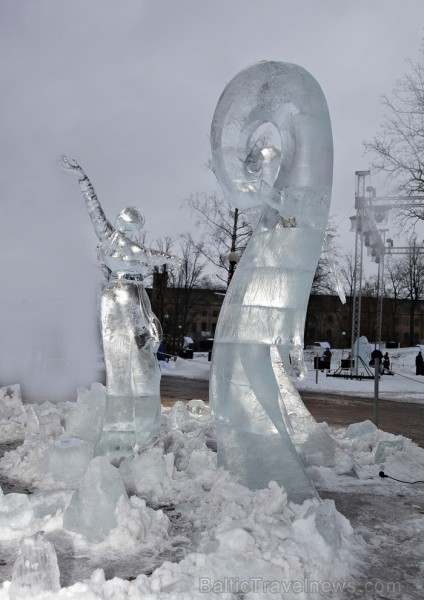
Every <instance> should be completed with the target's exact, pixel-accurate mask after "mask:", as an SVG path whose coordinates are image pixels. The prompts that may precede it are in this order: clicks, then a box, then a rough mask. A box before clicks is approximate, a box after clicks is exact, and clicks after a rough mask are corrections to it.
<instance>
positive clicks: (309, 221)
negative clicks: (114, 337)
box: [210, 61, 334, 501]
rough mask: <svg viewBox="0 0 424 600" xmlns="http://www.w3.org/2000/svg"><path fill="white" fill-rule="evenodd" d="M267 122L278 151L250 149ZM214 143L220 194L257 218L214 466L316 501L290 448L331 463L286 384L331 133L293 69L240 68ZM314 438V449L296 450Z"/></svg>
mask: <svg viewBox="0 0 424 600" xmlns="http://www.w3.org/2000/svg"><path fill="white" fill-rule="evenodd" d="M265 123H268V124H272V126H273V127H274V128H275V130H276V131H277V132H278V134H279V137H280V139H281V149H280V148H276V147H275V146H274V145H272V144H270V143H266V142H265V143H263V144H261V145H259V146H258V145H257V144H255V145H254V144H253V143H252V140H253V139H254V136H255V131H257V130H258V128H260V127H261V126H263V125H264V124H265ZM211 145H212V158H213V163H214V167H215V173H216V175H217V178H218V180H219V182H220V184H221V186H222V188H223V190H224V192H225V194H226V195H227V196H228V198H229V199H230V201H231V202H232V203H233V205H234V206H236V207H238V209H239V210H247V209H251V208H253V209H254V210H253V211H251V212H253V213H254V215H255V218H256V225H255V227H254V230H253V234H252V237H251V239H250V241H249V243H248V246H247V248H246V250H245V252H244V254H243V256H242V259H241V261H240V263H239V264H238V266H237V269H236V271H235V275H234V277H233V279H232V281H231V285H230V287H229V289H228V291H227V293H226V297H225V301H224V304H223V307H222V309H221V313H220V317H219V322H218V325H217V330H216V334H215V341H214V348H213V355H212V371H211V382H210V399H211V406H212V410H213V413H214V417H215V420H216V424H217V435H218V438H217V439H218V462H219V464H220V465H223V466H225V468H227V469H229V470H230V471H232V472H233V473H234V474H236V475H237V476H238V479H239V481H240V482H241V483H243V484H244V485H247V486H248V487H250V488H252V489H257V488H261V487H266V486H267V485H268V482H269V481H270V480H276V481H277V482H278V483H279V484H280V485H283V486H284V488H285V489H286V491H287V494H288V496H289V498H290V499H291V500H295V501H302V500H304V499H306V498H310V497H313V496H315V494H316V492H315V490H314V488H313V486H312V484H311V483H310V481H309V478H308V476H307V474H306V472H305V470H304V466H303V463H302V460H301V458H300V456H299V454H298V451H297V449H298V450H299V452H300V453H302V454H303V458H304V460H305V461H306V462H308V456H309V455H311V456H313V455H315V458H316V457H317V456H319V457H320V459H322V460H323V461H324V462H331V461H332V460H333V453H334V448H333V444H332V441H331V439H330V438H329V436H327V434H325V433H324V432H323V431H322V430H321V429H320V427H319V425H318V424H317V423H316V422H315V420H314V419H313V417H312V416H311V415H310V413H309V412H308V411H307V409H306V407H305V406H304V405H303V403H302V401H301V399H300V396H299V394H298V392H297V390H296V388H295V386H294V385H293V384H292V383H291V381H290V378H289V375H288V369H289V368H291V369H292V370H293V371H294V372H295V373H297V374H302V372H303V371H304V365H303V357H302V355H303V331H304V322H305V315H306V308H307V303H308V298H309V293H310V288H311V284H312V279H313V276H314V272H315V269H316V266H317V262H318V257H319V254H320V249H321V245H322V242H323V238H324V233H325V228H326V224H327V220H328V212H329V205H330V196H331V185H332V165H333V144H332V133H331V124H330V117H329V113H328V108H327V104H326V101H325V97H324V95H323V92H322V90H321V88H320V86H319V85H318V83H317V82H316V80H315V79H314V78H313V77H312V76H311V75H310V74H309V73H308V72H307V71H305V70H304V69H302V68H301V67H299V66H297V65H293V64H288V63H280V62H267V61H264V62H260V63H257V64H255V65H253V66H251V67H249V68H246V69H244V70H243V71H241V72H240V73H239V74H238V75H236V76H235V77H234V79H232V81H230V83H229V84H228V85H227V87H226V88H225V90H224V92H223V94H222V95H221V98H220V100H219V102H218V105H217V107H216V110H215V114H214V117H213V122H212V132H211ZM311 436H313V438H314V439H313V446H314V448H313V450H312V452H311V449H310V448H309V450H306V451H305V448H307V446H308V443H309V445H310V442H311ZM296 448H297V449H296ZM312 462H314V461H313V460H312Z"/></svg>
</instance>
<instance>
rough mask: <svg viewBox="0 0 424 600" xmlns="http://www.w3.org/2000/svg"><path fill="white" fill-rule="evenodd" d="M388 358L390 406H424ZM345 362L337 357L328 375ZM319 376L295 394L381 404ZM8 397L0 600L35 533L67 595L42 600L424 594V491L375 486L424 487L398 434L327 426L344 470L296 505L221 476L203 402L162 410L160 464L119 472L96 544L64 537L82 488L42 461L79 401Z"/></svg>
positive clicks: (2, 421)
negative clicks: (54, 561)
mask: <svg viewBox="0 0 424 600" xmlns="http://www.w3.org/2000/svg"><path fill="white" fill-rule="evenodd" d="M340 354H341V353H340ZM391 355H392V359H393V370H394V371H395V373H396V375H395V376H383V377H382V378H381V381H380V384H381V392H382V395H384V397H390V395H391V394H393V396H395V395H396V400H402V399H404V400H408V401H411V400H415V401H421V399H420V397H419V396H420V394H422V392H421V389H422V388H421V387H420V386H421V385H423V384H422V383H421V378H420V377H417V376H415V374H414V373H415V369H414V358H415V355H416V351H415V349H413V348H411V349H405V350H396V351H392V352H391ZM338 360H339V358H338V352H337V351H334V352H333V360H332V363H333V365H332V366H334V365H337V362H338ZM209 369H210V363H208V362H207V357H203V358H200V359H199V358H198V359H196V360H193V361H190V360H189V361H187V360H182V359H177V361H176V362H175V363H174V364H169V363H168V364H167V365H166V366H163V370H162V373H163V375H165V376H166V375H167V374H173V375H178V376H181V377H192V378H198V377H203V378H205V379H207V378H208V377H209ZM315 375H316V374H315V371H312V372H309V373H308V376H307V377H306V379H304V380H303V381H302V382H301V383H299V387H300V388H302V387H303V389H308V388H310V389H319V390H322V391H325V390H328V391H331V392H337V393H342V394H349V393H351V394H358V393H364V394H371V395H372V393H373V386H374V382H373V381H356V380H353V381H352V380H344V379H337V378H334V379H333V378H329V377H325V374H324V373H321V372H319V373H318V384H316V383H315ZM422 379H423V380H424V377H423V378H422ZM0 399H1V412H0V443H8V442H10V441H12V440H14V446H16V447H15V448H14V449H10V448H12V447H11V446H9V447H8V448H9V450H10V451H8V452H6V453H5V455H4V456H3V458H1V459H0V480H1V482H2V486H3V491H4V494H5V495H4V496H3V497H2V496H1V495H0V540H1V545H0V573H1V575H2V580H3V581H4V583H3V585H2V587H1V588H0V600H8V599H9V598H10V596H9V592H10V590H11V586H10V580H11V577H12V567H13V563H14V561H15V559H16V556H17V553H18V547H19V541H20V540H21V539H22V538H24V537H26V536H29V535H34V534H35V533H36V532H37V531H43V532H44V536H45V538H46V539H48V540H49V541H50V542H51V543H52V544H53V546H54V548H55V550H56V554H57V557H58V563H59V568H60V574H61V586H62V589H61V590H60V591H59V592H57V591H56V592H51V593H45V594H43V595H41V596H40V598H41V597H42V598H44V599H45V600H52V599H53V598H58V599H59V600H60V599H70V600H74V599H77V598H78V599H80V598H84V599H87V600H90V599H105V600H112V599H115V598H116V599H119V600H120V599H123V600H125V599H128V600H135V599H136V598H137V599H138V598H152V599H153V598H155V599H156V598H157V599H158V600H161V599H169V600H171V599H175V600H182V599H183V598H184V599H196V598H220V599H227V598H228V599H234V600H241V599H242V598H243V599H244V600H256V599H262V598H264V599H266V598H292V599H294V598H296V599H314V598H335V599H343V600H344V599H351V598H352V599H359V598H366V599H369V600H371V599H375V598H402V600H408V599H414V598H421V597H422V596H423V588H422V584H421V581H422V580H423V574H424V573H423V566H422V562H421V559H420V557H422V554H423V552H424V543H423V541H422V531H423V530H424V516H423V515H424V500H423V498H422V490H423V485H421V484H417V485H407V484H404V483H400V482H396V481H394V480H392V479H390V480H388V479H382V478H381V477H379V472H380V471H381V470H384V471H385V472H386V473H390V475H391V476H392V477H395V478H398V479H401V480H404V481H416V480H423V481H424V450H423V449H421V448H419V447H418V446H416V445H415V444H414V443H413V442H411V441H410V440H408V439H406V438H404V437H402V436H394V435H392V434H389V433H386V432H383V431H381V430H379V429H377V428H375V426H373V424H372V423H370V422H365V423H362V424H359V425H357V424H355V425H351V426H350V427H348V428H347V429H344V428H331V427H328V426H327V425H326V424H322V425H321V426H322V427H324V428H326V431H328V432H329V433H330V435H331V436H332V438H333V439H334V440H335V443H336V445H337V448H338V449H339V451H338V460H337V461H336V465H335V467H333V468H328V467H309V468H308V473H309V475H310V477H311V479H312V480H313V482H314V484H315V486H316V488H317V490H318V492H319V494H320V496H321V498H323V499H326V500H324V502H323V503H321V504H320V503H319V502H318V501H315V500H314V501H312V500H310V501H307V502H305V503H304V504H303V505H301V506H300V505H294V504H292V503H290V502H288V501H287V497H286V494H285V492H284V490H283V489H281V488H279V487H278V486H277V485H276V484H275V483H272V482H271V483H270V484H269V486H268V488H267V489H265V490H259V491H257V492H252V491H250V490H248V489H246V488H244V487H243V486H240V485H239V484H237V482H236V481H234V479H233V478H232V477H231V476H230V475H229V474H228V473H227V472H225V471H223V470H222V469H218V468H217V466H216V453H215V452H214V446H215V443H216V442H215V430H214V426H213V422H212V419H211V416H210V413H209V409H208V407H207V406H206V405H204V404H203V403H202V402H201V401H200V400H195V401H193V402H192V403H191V405H189V407H188V410H187V408H186V407H185V406H184V405H183V404H182V403H177V404H176V405H174V407H172V408H164V409H163V410H162V423H161V436H160V439H159V441H158V442H157V443H156V445H155V448H154V449H153V450H154V452H153V453H152V456H156V457H157V460H158V461H159V462H156V463H155V462H153V463H152V465H150V467H151V468H149V469H147V470H146V467H145V466H144V467H142V468H140V464H139V459H138V458H137V457H136V458H134V459H130V460H128V461H127V462H126V464H125V465H122V467H121V469H120V470H119V472H120V474H121V476H122V480H123V482H124V484H125V488H126V492H127V494H128V498H124V497H122V498H121V500H120V501H119V502H118V504H117V506H116V511H115V516H116V526H115V527H114V528H112V530H111V531H110V532H109V534H108V535H107V536H106V537H105V539H103V540H102V541H100V542H98V543H94V542H92V541H88V540H87V539H85V537H84V536H83V535H81V533H77V532H74V531H69V530H67V529H65V528H64V527H63V523H64V513H65V511H66V508H67V506H68V505H69V503H70V502H71V498H72V495H73V493H74V491H75V489H76V488H77V487H78V482H69V481H60V480H55V479H54V478H53V477H52V476H51V474H49V473H48V472H47V470H46V455H47V454H48V451H49V448H51V446H52V445H53V444H54V443H55V440H57V439H58V438H59V439H60V438H61V437H63V436H64V435H65V430H64V427H65V426H66V422H67V419H68V416H69V413H70V410H71V408H72V406H73V403H70V402H64V403H58V404H54V405H53V404H51V403H44V404H41V405H33V404H23V403H22V402H21V400H20V397H19V387H18V386H10V387H9V388H2V394H1V393H0ZM22 441H24V443H21V442H22ZM140 456H143V454H141V455H140ZM346 457H347V458H346ZM155 460H156V459H155ZM346 460H348V461H350V464H351V465H352V468H351V469H350V470H348V471H347V472H346ZM137 461H138V462H137ZM137 465H138V466H137ZM148 473H150V475H149V474H148ZM9 492H18V494H17V495H15V496H14V494H11V493H9ZM19 492H21V493H19ZM12 496H14V498H12ZM17 496H18V497H17ZM333 500H336V502H337V505H338V507H339V510H340V507H341V509H342V510H341V512H342V513H344V515H345V516H346V517H348V518H349V519H350V520H351V523H349V521H348V520H347V519H346V518H345V517H344V516H343V515H342V514H341V513H340V512H337V511H336V510H335V509H334V505H333ZM13 511H15V512H13ZM16 511H17V512H16ZM11 516H12V517H13V518H12V519H11ZM12 521H13V526H12V525H11V523H12ZM352 526H353V529H352ZM29 596H30V597H32V598H34V600H35V599H36V598H37V596H36V595H34V593H32V592H31V594H29V595H28V596H23V597H29ZM16 598H17V597H16Z"/></svg>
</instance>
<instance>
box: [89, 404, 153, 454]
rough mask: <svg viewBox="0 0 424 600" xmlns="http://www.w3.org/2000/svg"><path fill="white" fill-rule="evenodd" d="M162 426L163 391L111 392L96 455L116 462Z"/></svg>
mask: <svg viewBox="0 0 424 600" xmlns="http://www.w3.org/2000/svg"><path fill="white" fill-rule="evenodd" d="M159 429H160V395H154V396H139V397H131V396H112V395H108V396H107V399H106V414H105V422H104V425H103V431H102V435H101V438H100V441H99V443H98V445H97V447H96V455H97V456H100V455H106V456H107V457H108V458H109V459H110V460H111V461H112V462H113V463H115V464H116V463H119V462H120V461H121V460H122V459H123V458H126V457H127V456H131V455H132V454H133V453H134V450H135V449H137V448H139V447H142V446H144V445H145V444H146V443H148V442H149V441H150V440H151V439H152V438H153V437H154V436H155V435H157V433H158V432H159Z"/></svg>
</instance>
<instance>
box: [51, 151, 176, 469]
mask: <svg viewBox="0 0 424 600" xmlns="http://www.w3.org/2000/svg"><path fill="white" fill-rule="evenodd" d="M61 163H62V166H63V167H64V168H66V169H67V170H69V171H71V172H73V173H74V174H75V175H76V176H77V177H78V181H79V185H80V188H81V190H82V194H83V196H84V199H85V203H86V206H87V210H88V214H89V215H90V218H91V222H92V224H93V227H94V231H95V233H96V235H97V237H98V238H99V244H98V246H97V247H98V250H99V255H100V260H101V262H102V264H104V265H105V266H106V267H107V269H108V270H109V271H110V274H109V280H108V282H107V283H106V285H105V287H104V289H103V294H102V300H101V327H102V340H103V351H104V357H105V363H106V393H107V397H106V411H105V418H104V424H103V431H102V435H101V438H100V442H99V444H98V446H97V448H96V454H107V455H109V457H110V458H111V459H112V460H115V459H116V460H119V459H120V458H122V457H123V456H128V455H129V454H131V453H132V452H133V450H134V448H135V447H136V446H140V445H142V444H144V443H146V442H147V441H148V440H149V439H150V438H151V437H152V436H153V435H154V434H155V433H156V432H157V431H158V429H159V416H160V389H159V388H160V375H161V374H160V368H159V364H158V361H157V357H156V353H157V350H158V348H159V344H160V342H161V339H162V329H161V325H160V323H159V321H158V319H157V318H156V316H155V315H154V314H153V312H152V309H151V306H150V301H149V298H148V296H147V293H146V290H145V287H144V282H143V278H144V276H145V275H146V274H147V273H148V272H149V270H150V269H151V268H152V267H153V266H157V265H163V264H171V265H176V264H178V262H179V259H178V258H177V257H175V256H171V255H170V254H166V253H164V252H159V251H156V250H152V249H150V248H147V247H145V246H144V245H143V244H142V243H141V237H142V232H143V226H144V216H143V214H142V213H141V212H140V211H139V210H138V209H137V208H135V207H132V206H130V207H128V208H125V209H124V210H123V211H122V212H120V213H119V215H118V216H117V218H116V221H115V225H112V224H111V223H110V222H109V221H108V219H107V218H106V216H105V214H104V212H103V209H102V207H101V204H100V202H99V200H98V198H97V195H96V192H95V191H94V188H93V186H92V184H91V182H90V180H89V178H88V177H87V175H86V174H85V173H84V171H83V169H82V168H81V167H80V165H79V164H78V163H77V162H76V161H75V160H69V159H67V158H66V157H62V158H61Z"/></svg>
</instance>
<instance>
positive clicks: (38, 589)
mask: <svg viewBox="0 0 424 600" xmlns="http://www.w3.org/2000/svg"><path fill="white" fill-rule="evenodd" d="M59 577H60V574H59V567H58V564H57V558H56V552H55V549H54V547H53V545H52V544H51V543H50V542H49V541H48V540H46V539H45V538H44V536H43V534H42V533H40V532H38V533H36V534H35V535H32V536H30V537H26V538H23V539H22V540H21V542H20V545H19V552H18V557H17V559H16V562H15V564H14V566H13V574H12V583H11V586H10V590H9V598H10V600H28V598H31V597H32V596H34V595H35V594H40V593H42V592H53V593H55V592H58V591H59V590H60V579H59Z"/></svg>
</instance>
